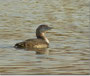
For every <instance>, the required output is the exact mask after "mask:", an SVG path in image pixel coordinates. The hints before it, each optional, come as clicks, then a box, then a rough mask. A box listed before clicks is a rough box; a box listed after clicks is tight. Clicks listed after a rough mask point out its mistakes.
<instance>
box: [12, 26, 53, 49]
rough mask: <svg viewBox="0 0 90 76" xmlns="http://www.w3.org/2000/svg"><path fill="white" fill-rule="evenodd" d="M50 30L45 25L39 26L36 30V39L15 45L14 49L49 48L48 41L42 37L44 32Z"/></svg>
mask: <svg viewBox="0 0 90 76" xmlns="http://www.w3.org/2000/svg"><path fill="white" fill-rule="evenodd" d="M50 29H52V28H51V27H48V26H47V25H44V24H43V25H40V26H39V27H38V28H37V29H36V37H37V38H36V39H28V40H25V41H23V42H19V43H16V44H15V46H14V47H15V48H47V47H49V40H48V39H47V38H46V36H45V35H44V33H45V32H47V31H48V30H50Z"/></svg>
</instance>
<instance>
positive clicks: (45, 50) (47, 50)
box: [16, 48, 49, 55]
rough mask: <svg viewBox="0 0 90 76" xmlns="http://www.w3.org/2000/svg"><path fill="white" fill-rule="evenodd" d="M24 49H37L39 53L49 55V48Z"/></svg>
mask: <svg viewBox="0 0 90 76" xmlns="http://www.w3.org/2000/svg"><path fill="white" fill-rule="evenodd" d="M16 49H17V48H16ZM17 50H19V49H17ZM24 51H35V53H36V54H37V55H40V54H45V55H49V48H25V49H24Z"/></svg>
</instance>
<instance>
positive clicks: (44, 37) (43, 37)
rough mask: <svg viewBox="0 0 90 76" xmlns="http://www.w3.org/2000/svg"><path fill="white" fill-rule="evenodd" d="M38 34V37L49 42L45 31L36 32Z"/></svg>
mask: <svg viewBox="0 0 90 76" xmlns="http://www.w3.org/2000/svg"><path fill="white" fill-rule="evenodd" d="M36 36H37V38H38V39H43V40H45V41H46V42H47V43H48V44H49V40H48V39H47V37H46V36H45V34H44V33H40V32H36Z"/></svg>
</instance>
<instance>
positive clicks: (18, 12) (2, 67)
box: [0, 0, 90, 75]
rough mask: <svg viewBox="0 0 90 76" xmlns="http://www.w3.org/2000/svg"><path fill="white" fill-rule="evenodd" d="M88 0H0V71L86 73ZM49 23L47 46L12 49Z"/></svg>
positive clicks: (89, 67)
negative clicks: (45, 47) (48, 42)
mask: <svg viewBox="0 0 90 76" xmlns="http://www.w3.org/2000/svg"><path fill="white" fill-rule="evenodd" d="M89 2H90V0H87V1H86V0H0V74H15V75H17V74H27V75H29V74H34V75H35V74H39V75H41V74H45V75H46V74H50V75H51V74H61V75H62V74H82V75H84V74H90V43H89V42H90V30H89V28H90V27H89V16H90V14H89V12H90V11H89ZM40 24H48V25H49V26H51V27H53V29H52V30H50V31H48V32H47V34H46V36H47V37H48V39H49V40H50V47H49V48H48V49H38V50H37V49H34V50H31V49H28V50H24V49H15V48H13V46H14V44H15V43H17V42H20V41H23V40H26V39H29V38H35V37H36V36H35V29H36V28H37V27H38V26H39V25H40Z"/></svg>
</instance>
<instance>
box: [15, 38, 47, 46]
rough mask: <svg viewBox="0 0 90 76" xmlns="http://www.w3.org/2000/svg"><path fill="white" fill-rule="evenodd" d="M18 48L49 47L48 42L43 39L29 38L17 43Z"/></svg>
mask: <svg viewBox="0 0 90 76" xmlns="http://www.w3.org/2000/svg"><path fill="white" fill-rule="evenodd" d="M15 47H16V48H47V47H48V43H47V42H46V41H45V40H43V39H28V40H26V41H24V42H20V43H17V44H15Z"/></svg>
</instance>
